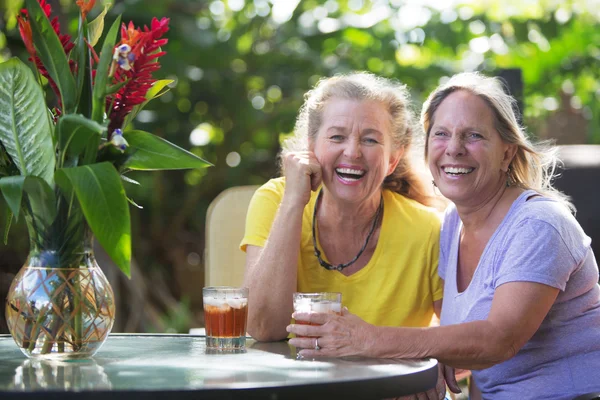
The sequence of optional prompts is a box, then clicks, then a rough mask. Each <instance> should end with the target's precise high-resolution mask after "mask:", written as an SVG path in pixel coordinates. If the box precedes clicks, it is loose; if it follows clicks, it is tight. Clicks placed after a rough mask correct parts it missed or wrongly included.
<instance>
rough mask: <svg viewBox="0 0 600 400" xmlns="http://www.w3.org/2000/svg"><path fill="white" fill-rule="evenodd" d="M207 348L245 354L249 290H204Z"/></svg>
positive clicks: (212, 288) (217, 287) (219, 287)
mask: <svg viewBox="0 0 600 400" xmlns="http://www.w3.org/2000/svg"><path fill="white" fill-rule="evenodd" d="M202 299H203V302H204V324H205V326H206V348H207V349H212V350H215V349H217V350H244V349H245V348H246V321H247V319H248V288H238V287H229V286H211V287H205V288H203V289H202Z"/></svg>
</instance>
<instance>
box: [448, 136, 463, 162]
mask: <svg viewBox="0 0 600 400" xmlns="http://www.w3.org/2000/svg"><path fill="white" fill-rule="evenodd" d="M464 154H465V146H464V143H463V141H462V139H461V138H460V136H458V135H452V136H451V137H450V140H449V141H448V145H447V146H446V155H448V156H452V157H456V156H462V155H464Z"/></svg>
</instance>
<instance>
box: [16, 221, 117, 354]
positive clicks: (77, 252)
mask: <svg viewBox="0 0 600 400" xmlns="http://www.w3.org/2000/svg"><path fill="white" fill-rule="evenodd" d="M82 224H83V225H85V223H82ZM31 229H32V228H31V227H30V237H32V240H31V246H30V253H29V256H28V257H27V260H26V261H25V264H24V265H23V267H22V268H21V270H20V271H19V272H18V274H17V275H16V276H15V278H14V280H13V282H12V285H11V287H10V289H9V292H8V296H7V299H6V320H7V324H8V329H9V331H10V333H11V335H12V337H13V338H14V340H15V342H16V343H17V346H19V348H20V349H21V351H22V352H23V353H24V354H25V355H26V356H27V357H31V358H40V359H56V360H64V359H75V358H88V357H91V356H93V355H94V354H95V353H96V352H97V351H98V349H99V348H100V346H102V344H103V343H104V341H105V340H106V338H107V337H108V334H109V333H110V330H111V329H112V326H113V323H114V318H115V305H114V294H113V291H112V288H111V286H110V284H109V282H108V280H107V279H106V276H105V275H104V273H103V272H102V270H101V269H100V267H99V266H98V264H97V262H96V259H95V258H94V253H93V250H92V235H91V232H90V231H89V228H87V226H80V227H76V228H75V229H71V231H72V233H77V232H79V233H80V234H72V235H69V236H68V237H69V240H68V241H62V244H61V245H60V246H56V244H58V243H60V242H61V241H59V242H57V241H53V240H49V241H48V240H46V241H44V240H39V239H40V238H41V237H43V236H44V235H43V234H42V235H40V234H39V233H38V232H31Z"/></svg>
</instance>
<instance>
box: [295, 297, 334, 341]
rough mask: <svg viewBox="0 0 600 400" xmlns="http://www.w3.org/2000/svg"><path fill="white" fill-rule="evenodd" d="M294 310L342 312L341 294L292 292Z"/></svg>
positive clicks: (303, 322) (306, 323)
mask: <svg viewBox="0 0 600 400" xmlns="http://www.w3.org/2000/svg"><path fill="white" fill-rule="evenodd" d="M294 311H295V312H302V313H311V312H312V313H317V312H318V313H330V314H337V315H340V314H341V313H342V294H341V293H337V292H321V293H298V292H297V293H294ZM296 323H297V324H300V325H318V324H311V323H309V322H305V321H296ZM298 337H302V336H298Z"/></svg>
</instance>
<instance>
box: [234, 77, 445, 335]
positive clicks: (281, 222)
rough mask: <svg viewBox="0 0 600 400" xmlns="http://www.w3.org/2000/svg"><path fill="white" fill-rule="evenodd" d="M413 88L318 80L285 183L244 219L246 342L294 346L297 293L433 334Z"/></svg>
mask: <svg viewBox="0 0 600 400" xmlns="http://www.w3.org/2000/svg"><path fill="white" fill-rule="evenodd" d="M413 122H414V119H413V114H412V112H411V110H410V105H409V97H408V92H407V90H406V87H405V86H404V85H400V84H397V83H394V82H391V81H389V80H387V79H383V78H379V77H376V76H374V75H371V74H367V73H355V74H350V75H346V76H336V77H333V78H328V79H324V80H321V81H320V82H319V83H318V84H317V86H316V87H315V88H314V89H313V90H312V91H310V92H309V93H308V94H307V95H306V102H305V104H304V105H303V107H302V108H301V110H300V114H299V117H298V120H297V123H296V127H295V137H294V138H293V139H292V140H288V141H287V142H286V143H285V144H284V149H283V152H282V156H281V159H282V169H283V177H282V178H277V179H272V180H271V181H269V182H268V183H266V184H265V185H264V186H262V187H261V188H260V189H258V191H257V192H256V194H255V195H254V197H253V199H252V201H251V203H250V207H249V210H248V217H247V221H246V234H245V237H244V239H243V241H242V243H241V245H240V246H241V248H242V250H244V251H246V253H247V259H246V274H245V279H244V280H245V282H244V284H245V286H247V287H249V288H250V293H251V299H250V302H251V304H250V307H249V318H248V332H249V333H250V334H251V335H252V336H253V337H254V338H255V339H258V340H263V341H268V340H280V339H284V338H285V337H286V336H287V332H286V326H287V325H288V323H289V321H290V320H289V316H290V315H291V313H292V308H293V306H292V293H293V292H296V291H300V292H316V291H330V292H341V293H342V299H343V303H344V305H345V306H346V307H348V309H349V310H350V311H351V312H352V313H354V314H357V315H359V316H360V317H361V318H363V319H364V320H366V321H368V322H370V323H372V324H376V325H380V326H427V325H428V324H429V322H430V321H431V318H432V316H433V313H434V310H436V309H437V308H439V305H440V304H441V298H442V283H441V281H440V278H439V277H438V274H437V263H438V242H439V230H440V220H439V217H438V215H437V213H436V211H435V210H434V209H432V208H430V207H428V206H429V205H431V204H432V202H433V201H434V198H433V197H431V196H429V195H428V194H427V191H426V190H425V187H426V186H425V185H424V183H423V181H422V179H420V177H418V176H417V174H416V173H415V170H414V168H412V165H411V160H410V157H409V156H408V155H409V153H410V147H411V141H412V132H413Z"/></svg>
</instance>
